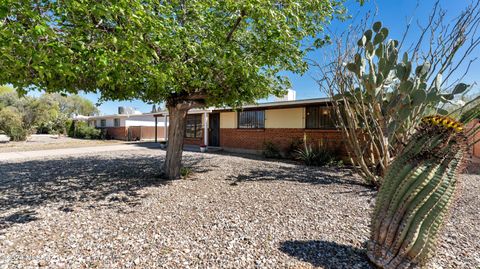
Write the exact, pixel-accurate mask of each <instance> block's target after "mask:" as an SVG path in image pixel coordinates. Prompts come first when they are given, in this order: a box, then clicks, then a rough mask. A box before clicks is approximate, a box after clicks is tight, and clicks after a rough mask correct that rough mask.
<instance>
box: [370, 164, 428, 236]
mask: <svg viewBox="0 0 480 269" xmlns="http://www.w3.org/2000/svg"><path fill="white" fill-rule="evenodd" d="M428 168H429V167H428V165H426V164H424V163H423V162H422V163H420V164H419V165H417V166H416V167H415V168H414V169H413V170H412V172H411V173H410V174H409V175H408V176H407V177H406V178H405V180H403V181H402V182H401V184H400V185H399V186H398V187H397V190H396V192H395V194H394V195H393V198H392V201H391V203H390V205H389V207H388V210H387V212H386V215H385V218H384V219H383V220H382V225H381V226H380V230H379V236H378V243H380V244H383V243H384V242H385V239H386V236H387V232H388V227H389V226H390V223H391V222H392V221H393V217H394V214H395V213H396V209H397V208H398V207H399V206H400V203H401V198H402V197H403V194H404V193H405V192H406V191H407V190H408V189H409V188H410V187H411V185H412V184H415V182H416V181H418V179H419V178H425V177H427V175H428V174H429V172H430V171H429V170H428Z"/></svg>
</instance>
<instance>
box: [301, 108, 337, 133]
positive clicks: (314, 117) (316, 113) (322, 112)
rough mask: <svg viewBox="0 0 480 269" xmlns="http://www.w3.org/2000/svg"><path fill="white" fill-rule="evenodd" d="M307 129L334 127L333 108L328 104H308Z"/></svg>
mask: <svg viewBox="0 0 480 269" xmlns="http://www.w3.org/2000/svg"><path fill="white" fill-rule="evenodd" d="M305 127H306V128H307V129H333V128H335V124H334V122H333V119H332V109H331V107H326V106H308V107H307V108H306V123H305Z"/></svg>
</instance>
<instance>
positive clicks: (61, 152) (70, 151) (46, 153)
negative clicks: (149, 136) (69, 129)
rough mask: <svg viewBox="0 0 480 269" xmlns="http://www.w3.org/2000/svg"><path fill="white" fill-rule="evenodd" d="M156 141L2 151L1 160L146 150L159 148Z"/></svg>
mask: <svg viewBox="0 0 480 269" xmlns="http://www.w3.org/2000/svg"><path fill="white" fill-rule="evenodd" d="M158 147H159V146H158V145H156V144H154V143H139V144H123V145H111V146H96V147H82V148H63V149H48V150H36V151H22V152H5V153H0V162H5V161H13V160H21V159H39V158H46V157H56V156H66V155H79V154H89V153H97V152H108V151H121V150H129V151H130V150H142V149H143V150H144V149H148V148H150V149H152V148H158Z"/></svg>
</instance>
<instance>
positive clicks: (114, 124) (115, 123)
mask: <svg viewBox="0 0 480 269" xmlns="http://www.w3.org/2000/svg"><path fill="white" fill-rule="evenodd" d="M117 123H118V124H117ZM113 127H121V120H120V118H114V119H113Z"/></svg>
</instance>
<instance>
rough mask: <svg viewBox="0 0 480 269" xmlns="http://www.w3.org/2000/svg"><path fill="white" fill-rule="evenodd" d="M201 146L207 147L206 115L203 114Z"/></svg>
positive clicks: (205, 113)
mask: <svg viewBox="0 0 480 269" xmlns="http://www.w3.org/2000/svg"><path fill="white" fill-rule="evenodd" d="M203 130H204V131H203V144H205V145H207V146H208V113H207V112H203Z"/></svg>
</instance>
